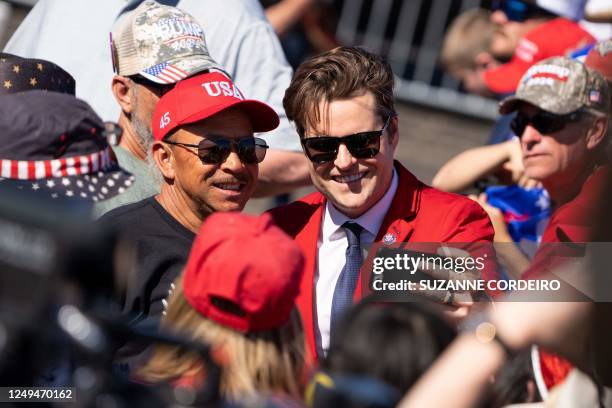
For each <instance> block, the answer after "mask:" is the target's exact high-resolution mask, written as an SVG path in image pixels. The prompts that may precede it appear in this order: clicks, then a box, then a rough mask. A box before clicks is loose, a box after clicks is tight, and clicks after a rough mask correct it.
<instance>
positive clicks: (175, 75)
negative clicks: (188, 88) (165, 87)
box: [140, 62, 189, 84]
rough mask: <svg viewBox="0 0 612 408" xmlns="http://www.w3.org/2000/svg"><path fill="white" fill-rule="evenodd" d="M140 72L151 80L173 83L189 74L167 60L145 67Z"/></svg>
mask: <svg viewBox="0 0 612 408" xmlns="http://www.w3.org/2000/svg"><path fill="white" fill-rule="evenodd" d="M140 74H141V75H142V76H144V77H145V78H147V79H149V80H151V81H154V82H161V83H164V84H173V83H175V82H178V81H180V80H181V79H184V78H187V76H188V75H189V74H187V72H185V71H183V70H182V69H180V68H177V67H176V66H174V65H170V64H168V63H167V62H164V63H161V64H157V65H154V66H152V67H150V68H147V69H145V70H144V71H142V72H140Z"/></svg>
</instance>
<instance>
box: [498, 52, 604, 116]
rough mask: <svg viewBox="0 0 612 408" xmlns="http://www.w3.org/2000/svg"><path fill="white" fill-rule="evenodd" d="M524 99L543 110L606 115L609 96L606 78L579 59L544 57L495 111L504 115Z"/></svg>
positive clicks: (556, 112) (559, 113)
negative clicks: (580, 110)
mask: <svg viewBox="0 0 612 408" xmlns="http://www.w3.org/2000/svg"><path fill="white" fill-rule="evenodd" d="M520 102H527V103H530V104H532V105H535V106H537V107H538V108H540V109H542V110H545V111H547V112H551V113H555V114H557V115H565V114H568V113H571V112H574V111H577V110H578V109H587V110H591V111H596V112H600V113H604V114H607V113H608V109H609V104H610V96H609V90H608V85H607V84H606V80H605V79H604V78H603V77H602V76H601V75H600V74H599V73H598V72H595V71H593V70H591V69H589V68H587V67H586V66H584V64H582V63H581V62H578V61H575V60H572V59H569V58H566V57H553V58H548V59H545V60H543V61H540V62H539V63H537V64H535V65H533V66H532V67H531V68H529V70H527V72H526V73H525V75H523V77H522V78H521V82H520V83H519V87H518V89H517V91H516V94H515V95H514V96H511V97H509V98H506V99H504V100H503V101H502V102H501V104H500V106H499V112H500V113H502V114H507V113H510V112H513V111H515V110H517V109H518V106H519V104H520Z"/></svg>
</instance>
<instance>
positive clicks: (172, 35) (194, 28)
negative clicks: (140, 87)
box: [111, 0, 224, 84]
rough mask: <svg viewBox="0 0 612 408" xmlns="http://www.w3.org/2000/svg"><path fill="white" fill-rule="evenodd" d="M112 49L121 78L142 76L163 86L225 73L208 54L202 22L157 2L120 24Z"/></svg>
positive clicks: (142, 6) (148, 3)
mask: <svg viewBox="0 0 612 408" xmlns="http://www.w3.org/2000/svg"><path fill="white" fill-rule="evenodd" d="M111 48H112V50H111V51H112V55H113V67H114V69H115V72H117V74H118V75H123V76H130V75H135V74H141V75H143V76H144V77H146V78H147V79H149V80H151V81H154V82H157V83H161V84H164V83H174V82H177V81H180V80H181V79H183V78H186V77H188V76H191V75H193V74H196V73H199V72H203V71H207V70H211V69H212V70H220V71H224V70H223V68H222V67H221V66H220V65H219V64H217V62H215V61H214V60H213V59H212V58H211V56H210V54H209V53H208V48H207V47H206V41H205V39H204V30H203V29H202V27H201V26H200V25H199V24H198V22H197V21H196V20H195V19H194V18H193V17H192V16H191V15H189V14H187V13H185V12H184V11H182V10H180V9H178V8H176V7H171V6H165V5H162V4H159V3H157V2H155V1H153V0H147V1H145V2H143V3H141V4H140V5H139V6H138V7H137V8H136V9H134V10H132V11H130V12H128V13H125V14H124V15H122V16H121V17H120V18H119V19H118V20H117V22H116V23H115V26H114V27H113V32H112V33H111Z"/></svg>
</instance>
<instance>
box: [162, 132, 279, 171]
mask: <svg viewBox="0 0 612 408" xmlns="http://www.w3.org/2000/svg"><path fill="white" fill-rule="evenodd" d="M164 142H165V143H168V144H171V145H176V146H182V147H195V148H197V149H198V157H199V158H200V160H201V161H202V163H205V164H221V163H223V162H225V160H226V159H227V157H228V156H229V154H230V153H231V152H232V151H235V152H236V153H237V154H238V157H240V160H241V161H242V162H243V163H247V164H256V163H261V162H262V161H263V159H264V158H265V157H266V150H267V149H268V147H269V146H268V145H267V144H266V141H265V140H263V139H260V138H258V137H248V138H243V139H239V140H233V139H228V138H226V137H223V136H209V137H207V138H206V139H202V140H201V141H200V143H198V144H189V143H181V142H171V141H168V140H164Z"/></svg>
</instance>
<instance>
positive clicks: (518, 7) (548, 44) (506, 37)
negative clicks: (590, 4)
mask: <svg viewBox="0 0 612 408" xmlns="http://www.w3.org/2000/svg"><path fill="white" fill-rule="evenodd" d="M492 9H493V13H492V14H491V20H492V21H493V22H494V23H495V24H496V25H497V29H496V31H495V32H494V34H493V37H492V39H491V46H490V52H491V54H492V55H493V56H494V57H495V58H497V59H498V60H500V61H508V62H507V63H506V64H502V65H501V66H499V67H497V68H493V69H490V70H488V71H485V72H484V74H483V76H482V78H483V81H484V85H485V86H486V88H487V89H488V90H489V91H490V92H493V93H494V94H498V95H507V94H510V93H514V92H515V91H516V88H517V86H518V82H519V79H520V78H521V76H522V75H523V74H524V73H525V71H527V69H528V68H529V67H530V66H531V65H533V64H534V63H536V62H538V61H541V60H543V59H546V58H549V57H554V56H563V55H566V53H568V52H569V51H571V50H574V49H576V48H579V47H581V46H585V45H588V44H591V43H594V42H595V38H594V37H593V36H592V35H591V34H589V33H588V32H587V31H585V30H584V29H583V28H581V27H580V26H579V25H578V23H577V22H576V21H577V20H580V19H581V18H582V14H583V11H584V2H583V1H579V0H496V1H494V2H493V4H492Z"/></svg>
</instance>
